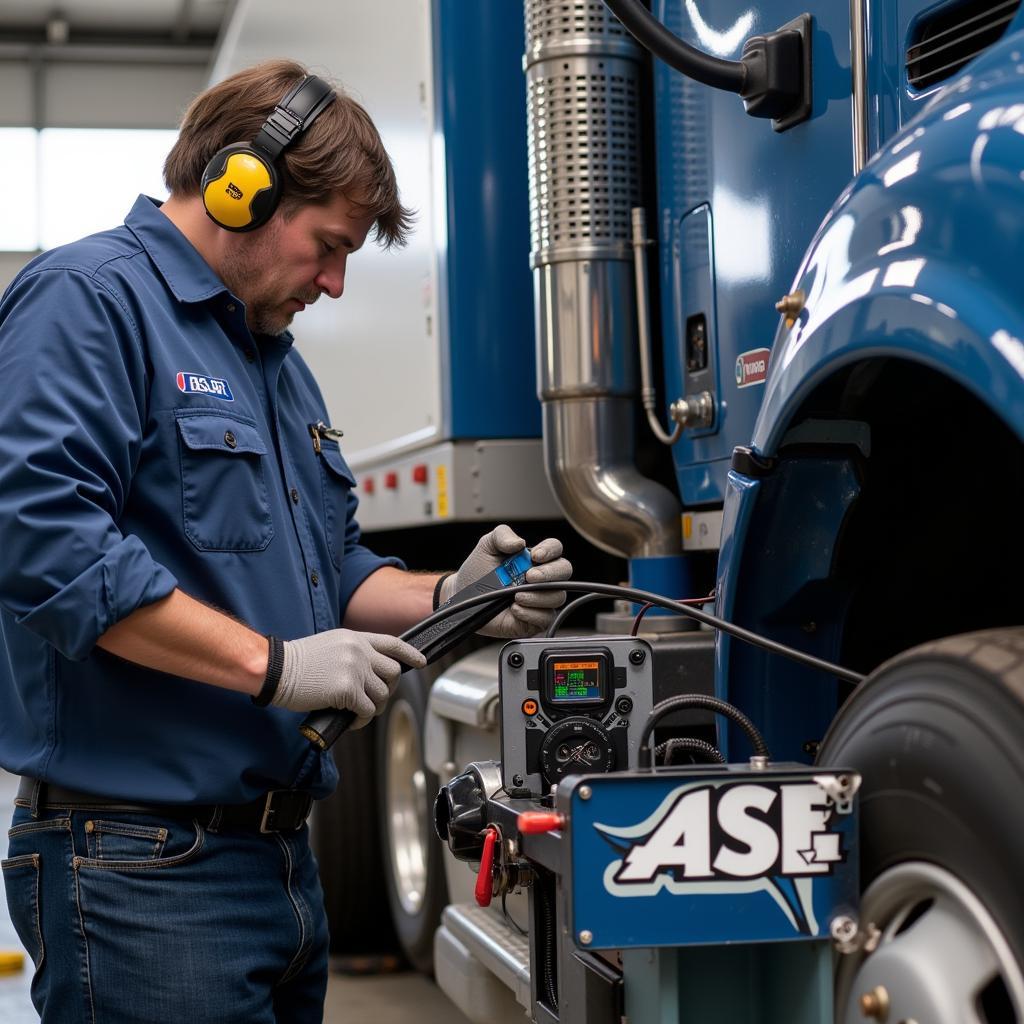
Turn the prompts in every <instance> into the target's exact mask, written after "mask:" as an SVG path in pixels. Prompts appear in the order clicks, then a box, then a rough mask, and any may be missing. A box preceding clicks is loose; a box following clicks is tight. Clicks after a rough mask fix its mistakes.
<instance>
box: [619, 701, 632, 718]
mask: <svg viewBox="0 0 1024 1024" xmlns="http://www.w3.org/2000/svg"><path fill="white" fill-rule="evenodd" d="M615 710H616V711H618V713H619V714H620V715H628V714H629V713H630V711H632V710H633V702H632V701H631V700H630V699H629V697H620V698H619V699H618V700H617V701H616V702H615Z"/></svg>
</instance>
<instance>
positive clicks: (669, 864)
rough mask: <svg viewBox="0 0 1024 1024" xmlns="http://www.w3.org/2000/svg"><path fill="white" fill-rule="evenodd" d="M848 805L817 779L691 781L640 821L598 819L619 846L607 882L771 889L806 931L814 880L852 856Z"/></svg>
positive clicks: (636, 892)
mask: <svg viewBox="0 0 1024 1024" xmlns="http://www.w3.org/2000/svg"><path fill="white" fill-rule="evenodd" d="M849 813H850V805H849V804H848V803H845V804H844V803H837V802H836V800H835V799H834V798H833V797H832V796H830V795H829V793H828V792H826V790H825V789H824V788H823V787H822V785H820V784H819V783H818V781H811V780H801V781H788V782H787V781H781V780H780V781H771V780H765V781H764V782H750V781H747V780H737V781H735V782H728V781H723V782H717V781H708V780H703V781H701V782H692V783H687V784H685V785H681V786H678V787H676V788H675V789H673V790H672V791H671V792H669V793H668V794H667V795H666V796H665V798H664V799H663V800H662V801H661V804H660V805H659V806H658V807H657V809H656V810H655V811H654V812H653V813H652V814H650V815H649V816H648V817H647V818H646V819H644V820H643V821H640V822H638V823H636V824H635V825H627V826H612V825H602V824H598V823H596V822H595V823H594V828H595V829H596V830H597V832H598V833H599V834H600V835H601V836H602V838H603V839H604V840H605V841H606V842H607V843H608V844H609V845H610V846H611V847H612V848H613V849H614V850H615V852H616V853H617V854H618V855H619V856H618V857H617V859H615V860H613V861H611V862H609V863H608V864H607V865H606V867H605V870H604V889H605V891H606V892H608V893H609V894H610V895H612V896H616V897H634V896H654V895H656V894H657V893H658V892H659V891H661V890H665V891H666V892H668V893H670V894H677V895H684V894H686V895H698V894H701V893H706V894H726V893H751V892H757V891H765V892H767V893H768V894H769V895H770V896H771V897H772V898H773V899H774V900H775V902H776V903H777V904H778V905H779V907H780V908H781V909H782V911H783V913H785V915H786V917H787V918H788V919H789V921H790V923H791V924H792V925H793V927H794V928H795V929H796V930H797V931H800V932H804V933H806V934H815V933H816V931H817V922H816V921H815V919H814V908H813V890H812V885H813V880H814V878H815V877H819V876H827V875H830V874H832V873H833V871H834V869H835V866H836V865H837V864H841V863H842V862H843V861H844V860H845V858H846V856H847V853H848V851H846V850H844V849H843V843H842V839H843V836H842V834H840V832H839V831H837V830H835V828H834V826H835V824H836V821H835V818H836V815H843V814H849Z"/></svg>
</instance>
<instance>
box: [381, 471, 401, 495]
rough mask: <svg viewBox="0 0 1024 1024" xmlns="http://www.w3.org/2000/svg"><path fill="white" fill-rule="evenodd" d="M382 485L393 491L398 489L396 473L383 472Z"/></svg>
mask: <svg viewBox="0 0 1024 1024" xmlns="http://www.w3.org/2000/svg"><path fill="white" fill-rule="evenodd" d="M384 486H385V487H386V488H387V489H388V490H389V491H395V490H397V489H398V474H397V473H385V474H384Z"/></svg>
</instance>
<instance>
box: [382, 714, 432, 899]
mask: <svg viewBox="0 0 1024 1024" xmlns="http://www.w3.org/2000/svg"><path fill="white" fill-rule="evenodd" d="M386 741H387V745H388V746H387V786H386V788H387V806H386V813H387V815H388V819H387V821H388V847H389V850H390V854H391V871H392V875H393V878H394V889H395V893H396V895H397V896H398V899H399V901H400V902H401V904H402V909H403V910H404V911H405V912H406V913H407V914H411V915H415V914H418V913H419V912H420V910H421V909H422V907H423V903H424V900H425V898H426V890H427V843H428V841H429V835H428V822H427V796H426V779H425V777H424V774H423V760H422V757H421V756H420V737H419V731H418V729H417V727H416V716H415V714H414V712H413V709H412V708H411V707H410V706H409V704H408V702H407V701H404V700H397V701H395V703H394V705H393V707H392V708H391V712H390V714H389V715H388V730H387V737H386Z"/></svg>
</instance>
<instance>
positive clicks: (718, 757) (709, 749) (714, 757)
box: [654, 736, 725, 765]
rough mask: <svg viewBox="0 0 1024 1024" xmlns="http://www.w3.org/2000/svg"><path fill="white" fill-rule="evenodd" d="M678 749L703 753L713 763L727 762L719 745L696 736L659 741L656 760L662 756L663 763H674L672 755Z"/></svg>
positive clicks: (691, 752)
mask: <svg viewBox="0 0 1024 1024" xmlns="http://www.w3.org/2000/svg"><path fill="white" fill-rule="evenodd" d="M677 750H685V751H686V752H687V753H689V754H701V755H703V756H704V757H705V758H706V760H707V762H708V763H711V764H725V757H724V756H723V755H722V752H721V751H720V750H719V749H718V747H716V746H714V745H713V744H711V743H708V741H707V740H699V739H697V737H696V736H677V737H675V738H674V739H671V740H665V742H664V743H659V744H658V745H657V746H656V747H655V748H654V760H655V761H657V760H658V757H659V756H662V764H665V765H669V764H671V763H672V755H673V754H674V753H675V752H676V751H677Z"/></svg>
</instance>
